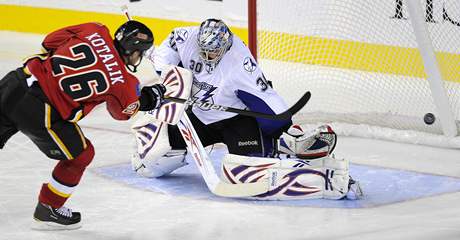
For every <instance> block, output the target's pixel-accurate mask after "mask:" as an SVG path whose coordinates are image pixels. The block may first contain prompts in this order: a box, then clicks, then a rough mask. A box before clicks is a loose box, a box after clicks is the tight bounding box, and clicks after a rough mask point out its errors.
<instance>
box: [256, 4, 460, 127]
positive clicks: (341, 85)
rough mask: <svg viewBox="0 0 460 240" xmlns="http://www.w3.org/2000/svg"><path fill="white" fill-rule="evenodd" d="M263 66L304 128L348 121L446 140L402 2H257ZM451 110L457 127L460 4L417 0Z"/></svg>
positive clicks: (261, 64)
mask: <svg viewBox="0 0 460 240" xmlns="http://www.w3.org/2000/svg"><path fill="white" fill-rule="evenodd" d="M257 2H258V6H257V25H258V32H257V39H258V40H257V44H258V50H257V51H258V61H259V63H260V66H261V68H262V69H263V71H264V73H265V75H266V77H267V79H269V80H272V81H273V84H274V87H275V90H277V91H278V92H279V93H280V94H281V95H282V96H283V97H284V98H285V99H286V100H287V102H288V103H289V104H293V103H294V102H295V101H296V100H297V99H298V98H299V97H300V96H301V95H302V94H303V93H304V92H305V91H307V90H308V91H311V93H312V99H311V100H310V102H309V103H308V105H307V106H306V107H305V108H304V109H303V110H302V111H301V112H300V113H299V114H298V115H297V116H296V120H297V121H299V122H300V123H318V122H322V123H330V122H344V123H350V124H366V125H371V126H380V127H386V128H392V129H402V130H416V131H422V132H429V133H435V134H441V133H442V130H441V125H440V121H435V122H434V124H432V125H427V124H425V123H424V121H423V117H424V115H425V114H426V113H430V112H431V113H434V114H435V115H436V114H437V111H436V108H435V105H434V102H433V98H432V95H431V90H430V87H429V83H428V81H427V80H426V78H427V76H426V73H425V71H424V66H423V61H422V58H421V55H420V53H419V51H418V49H417V48H418V45H417V41H416V38H415V35H414V30H413V28H412V25H411V22H410V21H409V20H408V19H407V18H408V17H409V16H408V15H409V13H408V12H407V6H405V4H404V2H403V1H399V0H396V1H395V0H391V1H390V0H382V1H369V0H358V1H357V0H341V1H337V0H334V1H332V0H321V1H317V0H284V1H278V0H260V1H257ZM420 4H422V5H423V9H424V11H425V13H426V18H427V23H426V24H427V27H428V30H429V32H430V37H431V38H432V41H433V42H432V44H433V47H434V49H435V52H436V58H437V61H438V65H439V68H440V70H441V74H442V78H443V82H444V86H445V89H446V92H447V95H448V99H449V102H450V109H451V110H452V113H453V115H454V118H455V120H456V122H457V126H459V125H460V124H458V123H459V121H460V40H459V39H460V24H459V23H460V2H459V1H453V0H451V1H431V0H428V1H425V0H423V1H420Z"/></svg>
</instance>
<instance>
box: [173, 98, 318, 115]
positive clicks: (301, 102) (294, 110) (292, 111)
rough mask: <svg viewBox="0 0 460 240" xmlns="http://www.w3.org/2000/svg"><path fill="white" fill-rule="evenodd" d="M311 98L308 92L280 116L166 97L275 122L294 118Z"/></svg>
mask: <svg viewBox="0 0 460 240" xmlns="http://www.w3.org/2000/svg"><path fill="white" fill-rule="evenodd" d="M310 97H311V93H310V92H306V93H305V94H304V95H303V96H302V97H301V98H300V99H299V100H298V101H297V102H296V103H295V104H294V105H292V107H290V108H289V109H288V110H286V111H284V112H282V113H280V114H267V113H261V112H253V111H249V110H244V109H237V108H232V107H226V106H222V105H217V104H213V103H209V102H202V101H198V100H192V99H181V98H175V97H168V96H165V99H166V100H168V101H171V102H176V103H183V104H186V105H188V106H193V107H200V108H202V109H210V110H218V111H223V112H232V113H238V114H240V115H245V116H250V117H256V118H266V119H273V120H288V119H290V118H291V117H292V115H294V114H296V113H297V112H298V111H300V109H302V108H303V107H304V106H305V104H307V102H308V101H309V100H310Z"/></svg>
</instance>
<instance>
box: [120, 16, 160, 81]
mask: <svg viewBox="0 0 460 240" xmlns="http://www.w3.org/2000/svg"><path fill="white" fill-rule="evenodd" d="M113 42H114V45H115V48H116V49H117V51H118V53H119V54H120V55H121V56H130V55H131V54H133V53H134V52H135V51H139V53H140V55H141V60H142V55H143V54H144V52H145V51H146V50H147V49H149V48H151V47H152V45H153V33H152V31H150V29H149V28H148V27H147V26H145V25H144V24H143V23H141V22H138V21H134V20H130V21H127V22H126V23H124V24H123V25H121V26H120V27H119V28H118V29H117V31H116V32H115V39H114V40H113ZM140 62H141V61H139V62H138V63H137V64H135V65H132V64H129V63H125V64H126V66H127V67H128V69H129V70H130V71H132V72H135V71H136V68H137V66H138V65H139V64H140ZM130 66H132V67H133V69H131V68H130Z"/></svg>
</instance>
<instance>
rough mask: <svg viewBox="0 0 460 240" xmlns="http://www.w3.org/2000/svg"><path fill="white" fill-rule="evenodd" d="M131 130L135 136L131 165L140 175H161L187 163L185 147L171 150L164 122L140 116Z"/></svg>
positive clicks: (166, 126) (149, 176)
mask: <svg viewBox="0 0 460 240" xmlns="http://www.w3.org/2000/svg"><path fill="white" fill-rule="evenodd" d="M146 115H147V114H146ZM131 130H132V132H133V133H134V135H135V137H136V151H135V152H134V154H133V155H132V157H131V166H132V169H133V170H134V171H136V172H137V173H138V174H139V175H140V176H143V177H148V178H152V177H161V176H163V175H166V174H169V173H171V172H172V171H174V170H176V169H178V168H180V167H182V166H185V165H187V162H186V161H185V154H186V150H185V149H184V150H171V145H170V144H169V136H168V125H167V124H166V123H164V122H159V121H157V120H152V119H149V121H145V119H144V118H142V117H141V118H140V119H138V121H136V122H135V123H134V124H133V126H132V127H131Z"/></svg>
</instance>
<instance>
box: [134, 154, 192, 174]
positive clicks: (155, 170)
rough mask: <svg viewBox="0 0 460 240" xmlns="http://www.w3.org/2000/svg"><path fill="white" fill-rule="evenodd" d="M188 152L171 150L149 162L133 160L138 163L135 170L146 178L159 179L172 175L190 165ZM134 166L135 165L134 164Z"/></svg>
mask: <svg viewBox="0 0 460 240" xmlns="http://www.w3.org/2000/svg"><path fill="white" fill-rule="evenodd" d="M186 154H187V151H186V150H171V151H169V152H168V153H166V154H165V155H163V156H162V157H160V158H156V159H149V160H145V159H144V160H139V159H135V160H133V162H134V161H136V162H138V164H136V165H137V168H136V169H134V170H135V171H136V172H137V173H138V174H139V175H140V176H143V177H146V178H158V177H162V176H164V175H167V174H170V173H172V172H173V171H174V170H176V169H178V168H181V167H183V166H185V165H187V164H188V163H187V162H186V161H185V155H186ZM133 166H134V164H133Z"/></svg>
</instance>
